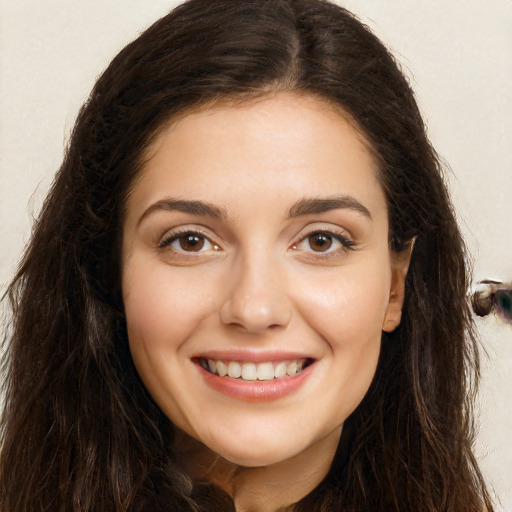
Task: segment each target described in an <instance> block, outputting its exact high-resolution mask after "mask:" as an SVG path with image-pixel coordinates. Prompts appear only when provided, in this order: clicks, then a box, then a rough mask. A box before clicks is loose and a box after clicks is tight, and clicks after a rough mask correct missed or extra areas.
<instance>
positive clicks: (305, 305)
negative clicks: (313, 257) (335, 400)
mask: <svg viewBox="0 0 512 512" xmlns="http://www.w3.org/2000/svg"><path fill="white" fill-rule="evenodd" d="M368 269H371V267H370V266H363V268H362V269H361V271H358V269H357V268H346V269H336V270H335V271H334V272H332V273H329V274H327V273H326V274H325V275H324V276H322V277H321V278H320V279H319V278H318V277H317V279H316V283H315V287H314V288H312V287H309V288H303V289H302V293H301V294H300V296H298V297H297V300H296V302H297V303H298V304H300V308H301V310H302V314H303V316H305V317H307V318H308V322H309V323H310V324H312V325H313V326H314V328H315V330H316V331H317V332H319V333H320V334H322V335H323V336H324V338H325V339H326V340H327V341H328V342H329V343H330V344H331V345H335V346H339V345H347V346H348V347H349V346H352V345H355V346H356V347H355V348H357V346H359V345H363V344H364V343H365V342H369V341H371V340H375V339H378V340H380V337H381V333H382V323H383V320H384V316H385V311H386V307H387V304H388V301H389V287H390V282H391V272H390V270H389V269H388V268H387V267H383V268H382V269H381V270H380V271H376V272H370V271H368ZM348 347H347V348H348Z"/></svg>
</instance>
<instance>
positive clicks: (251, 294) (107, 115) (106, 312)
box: [0, 0, 492, 511]
mask: <svg viewBox="0 0 512 512" xmlns="http://www.w3.org/2000/svg"><path fill="white" fill-rule="evenodd" d="M466 288H467V276H466V272H465V263H464V247H463V242H462V240H461V237H460V234H459V230H458V228H457V225H456V222H455V220H454V215H453V211H452V208H451V205H450V202H449V198H448V195H447V192H446V189H445V185H444V183H443V180H442V176H441V172H440V165H439V162H438V160H437V157H436V155H435V153H434V151H433V149H432V148H431V146H430V144H429V142H428V140H427V138H426V135H425V130H424V126H423V122H422V120H421V116H420V114H419V112H418V109H417V106H416V103H415V100H414V96H413V93H412V91H411V90H410V88H409V86H408V84H407V82H406V80H405V79H404V77H403V76H402V74H401V72H400V71H399V69H398V68H397V66H396V64H395V62H394V61H393V59H392V57H391V56H390V55H389V53H388V52H387V51H386V49H385V48H384V46H383V45H382V44H381V43H380V42H379V41H378V40H377V39H376V38H375V37H374V36H373V35H372V34H371V33H370V32H369V31H368V30H367V29H366V28H365V27H364V26H362V25H361V24H360V23H359V22H358V21H357V20H355V19H354V18H353V17H352V16H351V15H350V14H349V13H348V12H347V11H345V10H343V9H341V8H339V7H337V6H335V5H333V4H330V3H327V2H321V1H300V0H295V1H294V0H269V1H264V2H263V1H245V0H243V1H240V0H237V1H235V0H231V1H222V2H221V1H216V0H214V1H208V2H206V1H201V0H191V1H189V2H186V3H185V4H183V5H181V6H180V7H178V8H177V9H176V10H174V11H173V12H171V13H170V14H169V15H168V16H166V17H164V18H162V19H161V20H159V21H158V22H157V23H155V24H154V25H153V26H152V27H150V28H149V29H148V30H147V31H146V32H145V33H143V34H142V35H141V36H140V37H139V38H138V39H137V40H136V41H134V42H133V43H132V44H130V45H128V46H127V47H126V48H125V49H124V50H123V51H122V52H121V53H120V54H119V55H118V56H117V57H116V58H115V59H114V60H113V62H112V63H111V65H110V66H109V68H108V69H107V70H106V71H105V73H104V74H103V75H102V77H100V79H99V80H98V82H97V84H96V86H95V88H94V90H93V92H92V94H91V96H90V98H89V100H88V102H87V103H86V105H85V106H84V108H83V109H82V111H81V113H80V116H79V119H78V121H77V124H76V126H75V129H74V132H73V135H72V138H71V141H70V145H69V149H68V152H67V154H66V158H65V161H64V163H63V165H62V167H61V170H60V171H59V174H58V176H57V179H56V181H55V183H54V186H53V188H52V190H51V191H50V194H49V196H48V198H47V201H46V203H45V206H44V208H43V211H42V213H41V216H40V218H39V221H38V223H37V226H36V229H35V231H34V235H33V238H32V241H31V244H30V246H29V248H28V250H27V253H26V255H25V257H24V260H23V262H22V265H21V268H20V271H19V273H18V275H17V277H16V279H15V280H14V282H13V284H12V285H11V288H10V294H11V299H12V304H13V325H12V335H11V339H10V345H9V352H8V358H9V359H8V361H9V366H8V373H7V397H6V404H7V406H6V411H5V413H4V419H3V440H2V441H3V442H2V453H1V472H0V474H1V479H0V481H1V492H0V494H1V496H2V498H1V499H2V501H1V503H2V506H1V508H2V509H3V510H4V509H5V510H17V511H18V510H20V511H21V510H27V511H28V510H68V509H72V510H80V511H87V510H95V511H97V510H130V511H131V510H180V511H181V510H183V511H187V510H215V509H218V510H238V511H245V510H269V511H270V510H272V511H273V510H293V511H300V510H307V511H312V510H327V511H330V510H333V511H334V510H336V511H337V510H382V511H390V510H425V511H427V510H429V511H434V510H435V511H439V510H465V511H466V510H467V511H472V510H475V511H481V510H484V509H487V510H492V505H491V503H490V501H489V498H488V495H487V491H486V488H485V484H484V482H483V480H482V478H481V476H480V473H479V470H478V467H477V464H476V462H475V460H474V456H473V454H472V451H471V437H472V425H471V418H472V414H471V399H472V396H473V391H474V384H475V383H476V382H475V377H476V376H477V374H478V354H477V351H476V345H475V341H474V336H473V332H472V324H471V319H470V315H469V311H468V306H467V304H466V301H465V294H466Z"/></svg>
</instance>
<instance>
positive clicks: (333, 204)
mask: <svg viewBox="0 0 512 512" xmlns="http://www.w3.org/2000/svg"><path fill="white" fill-rule="evenodd" d="M338 209H348V210H353V211H355V212H357V213H361V214H362V215H364V216H366V217H368V218H369V219H372V216H371V214H370V211H369V210H368V208H366V206H364V205H362V204H361V203H360V202H359V201H358V200H357V199H355V198H354V197H352V196H336V197H319V198H316V197H313V198H305V199H301V200H299V201H297V202H296V203H295V204H294V205H293V206H292V207H291V208H290V210H289V212H288V217H290V218H292V217H300V216H301V215H311V214H315V213H325V212H328V211H330V210H338Z"/></svg>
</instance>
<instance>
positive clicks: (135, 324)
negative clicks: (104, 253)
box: [123, 262, 215, 347]
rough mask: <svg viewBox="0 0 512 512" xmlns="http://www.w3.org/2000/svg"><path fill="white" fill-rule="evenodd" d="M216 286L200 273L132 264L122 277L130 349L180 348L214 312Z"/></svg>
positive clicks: (160, 266) (153, 265) (161, 266)
mask: <svg viewBox="0 0 512 512" xmlns="http://www.w3.org/2000/svg"><path fill="white" fill-rule="evenodd" d="M214 289H215V287H214V285H213V284H212V283H211V282H210V281H208V280H205V279H202V278H201V276H198V275H197V273H194V272H187V270H185V271H180V272H173V269H172V268H171V267H168V266H165V265H155V264H152V265H149V264H147V265H143V264H138V262H133V263H130V264H128V265H127V266H126V268H125V274H124V276H123V300H124V306H125V313H126V320H127V327H128V337H129V339H130V345H132V346H133V345H135V344H137V343H144V344H147V345H151V346H154V347H156V346H158V345H161V344H164V345H167V346H168V345H169V344H173V345H180V344H181V343H183V342H184V341H185V340H186V339H187V337H188V335H189V334H190V333H191V332H192V331H193V329H194V327H195V326H197V325H198V324H199V323H200V322H201V320H202V319H203V318H204V317H206V316H208V315H209V314H210V313H211V311H212V310H213V309H214V301H213V297H214V295H213V290H214Z"/></svg>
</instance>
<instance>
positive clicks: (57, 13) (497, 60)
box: [0, 0, 512, 512]
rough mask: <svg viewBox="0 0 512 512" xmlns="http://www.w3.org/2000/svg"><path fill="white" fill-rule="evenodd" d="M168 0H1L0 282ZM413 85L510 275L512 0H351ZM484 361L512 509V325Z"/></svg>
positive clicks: (491, 262)
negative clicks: (86, 113) (100, 86)
mask: <svg viewBox="0 0 512 512" xmlns="http://www.w3.org/2000/svg"><path fill="white" fill-rule="evenodd" d="M176 3H177V2H176V1H174V2H173V1H170V0H169V1H164V0H87V1H83V0H44V1H42V0H0V116H1V117H0V241H1V242H0V286H1V290H5V285H6V283H7V282H8V281H9V279H10V276H11V275H12V272H13V269H14V267H15V263H16V261H17V259H18V257H19V254H20V252H21V251H22V248H23V245H24V243H25V242H26V241H27V239H28V237H29V233H30V226H31V224H32V222H33V218H34V217H35V216H36V215H37V211H38V209H39V207H40V204H41V201H42V198H43V197H44V194H45V191H46V190H47V188H48V186H49V184H50V183H51V180H52V176H53V174H54V172H55V170H56V169H57V168H58V166H59V164H60V161H61V158H62V153H63V148H64V146H65V144H66V140H67V138H68V134H69V131H70V129H71V127H72V125H73V122H74V118H75V116H76V113H77V111H78V108H79V107H80V105H81V103H82V102H83V101H84V99H85V98H86V96H87V94H88V91H89V90H90V89H91V87H92V85H93V83H94V80H95V77H96V76H97V75H98V74H99V73H100V72H101V71H102V70H103V68H104V67H105V66H106V64H107V63H108V62H109V60H110V59H111V58H112V57H113V56H114V54H115V53H116V52H117V51H118V50H120V49H121V48H122V47H123V46H124V45H125V44H126V43H127V42H129V41H130V40H131V39H133V38H134V37H135V36H136V35H137V34H138V33H139V32H140V30H141V29H143V28H145V27H147V26H148V25H149V24H150V23H151V22H152V21H154V20H155V19H156V18H157V17H159V16H161V15H163V14H164V13H165V12H167V10H168V9H169V8H170V7H172V6H173V5H175V4H176ZM339 3H341V4H342V5H344V6H345V7H347V8H349V9H351V10H352V11H353V12H355V13H357V14H358V15H359V16H360V18H361V19H362V20H363V21H364V22H365V23H367V24H368V25H369V26H370V27H372V28H373V29H374V30H375V31H376V33H377V34H378V35H379V36H380V37H381V38H382V39H383V40H384V41H385V42H386V43H387V44H388V45H389V47H390V48H391V49H392V50H393V52H394V53H395V55H396V56H397V57H398V59H399V60H400V61H401V63H402V65H403V66H404V69H405V71H406V73H407V75H408V76H409V77H410V78H411V81H412V83H413V86H414V88H415V90H416V92H417V96H418V101H419V103H420V107H421V109H422V111H423V113H424V116H425V120H426V122H427V124H428V127H429V134H430V137H431V140H432V142H433V144H434V147H436V149H437V150H438V152H439V153H440V155H441V156H442V157H443V159H444V160H445V161H446V162H447V163H449V166H450V167H451V169H452V170H453V174H450V176H449V180H450V184H451V187H452V193H453V197H454V201H455V204H456V207H457V211H458V213H459V217H460V222H461V224H462V227H463V230H464V232H465V235H466V238H467V242H468V245H469V248H470V250H471V252H472V254H473V257H474V259H475V281H477V280H480V279H483V278H498V279H502V280H507V279H508V280H512V258H511V255H512V237H511V236H510V235H511V226H510V221H511V219H512V201H511V200H510V196H511V195H512V86H511V83H512V0H490V1H489V2H484V1H482V0H421V1H412V0H391V1H384V0H364V1H363V0H347V1H345V2H339ZM478 326H479V329H480V333H481V337H482V342H483V345H484V346H485V347H486V349H487V352H488V357H487V358H486V359H485V360H484V369H483V378H482V389H481V400H480V402H481V405H480V411H481V413H480V421H481V431H480V435H479V437H478V440H477V454H478V458H479V460H480V464H481V467H482V469H483V471H484V474H485V476H486V477H487V479H488V481H489V483H490V484H491V485H493V486H494V488H495V490H496V495H497V496H498V497H499V499H500V500H501V505H499V506H498V510H502V511H504V512H510V511H512V484H511V483H510V482H512V442H511V441H510V437H511V435H512V410H511V409H512V408H511V406H510V398H509V397H510V394H511V392H512V325H511V326H506V325H504V324H503V323H500V322H499V321H498V320H496V319H495V318H486V319H484V320H481V319H479V320H478Z"/></svg>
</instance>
